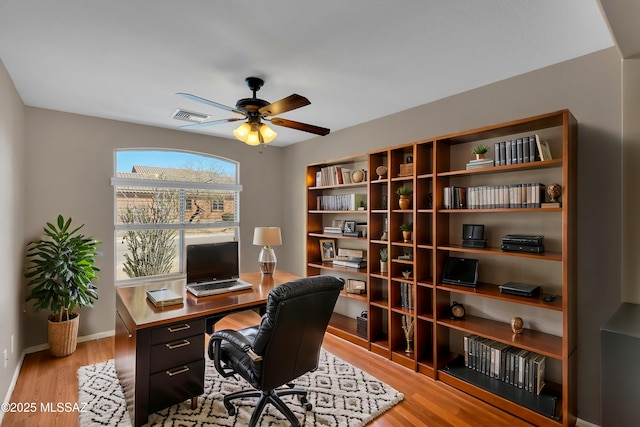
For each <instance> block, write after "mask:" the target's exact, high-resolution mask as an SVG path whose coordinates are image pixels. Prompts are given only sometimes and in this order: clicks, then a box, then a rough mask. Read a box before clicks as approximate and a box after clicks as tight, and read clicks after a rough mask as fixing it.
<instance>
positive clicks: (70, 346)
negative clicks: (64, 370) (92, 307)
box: [48, 313, 80, 357]
mask: <svg viewBox="0 0 640 427" xmlns="http://www.w3.org/2000/svg"><path fill="white" fill-rule="evenodd" d="M73 315H75V317H73V318H71V320H65V321H63V322H52V321H51V319H49V331H48V334H49V352H50V353H51V355H52V356H54V357H65V356H69V355H70V354H72V353H73V352H74V351H76V346H77V344H78V325H79V324H80V315H78V314H77V313H73V314H72V316H73Z"/></svg>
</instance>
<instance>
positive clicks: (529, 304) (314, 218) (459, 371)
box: [307, 110, 577, 426]
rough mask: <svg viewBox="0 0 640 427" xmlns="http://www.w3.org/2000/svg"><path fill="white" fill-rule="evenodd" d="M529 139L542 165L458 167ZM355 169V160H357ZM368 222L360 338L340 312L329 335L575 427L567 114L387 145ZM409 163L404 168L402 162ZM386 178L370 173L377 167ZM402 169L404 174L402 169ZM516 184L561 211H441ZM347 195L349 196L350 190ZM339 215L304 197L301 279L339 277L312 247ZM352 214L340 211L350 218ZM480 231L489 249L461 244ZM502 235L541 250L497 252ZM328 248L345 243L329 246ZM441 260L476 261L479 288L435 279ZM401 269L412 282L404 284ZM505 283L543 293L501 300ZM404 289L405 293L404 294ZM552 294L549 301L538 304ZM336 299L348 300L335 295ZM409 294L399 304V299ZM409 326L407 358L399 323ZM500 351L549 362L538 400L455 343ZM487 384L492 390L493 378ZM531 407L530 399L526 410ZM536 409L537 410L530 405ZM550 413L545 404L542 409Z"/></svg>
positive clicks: (369, 189)
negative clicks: (406, 235)
mask: <svg viewBox="0 0 640 427" xmlns="http://www.w3.org/2000/svg"><path fill="white" fill-rule="evenodd" d="M532 134H538V135H540V137H542V138H543V139H545V140H546V141H548V143H549V145H550V148H551V153H552V156H553V159H552V160H545V161H540V160H535V161H530V162H528V163H516V164H508V165H497V166H493V167H486V168H483V169H470V170H467V169H466V167H465V165H466V163H467V162H468V161H469V160H471V154H470V151H471V148H472V147H474V146H475V145H478V144H484V145H488V146H489V147H490V151H489V153H488V154H489V155H488V157H491V158H493V148H494V146H495V143H496V142H500V141H504V140H512V139H517V138H522V137H524V136H528V135H532ZM356 158H357V159H358V160H357V161H361V160H362V156H356ZM365 159H366V161H365V164H366V170H367V178H368V180H367V182H366V187H363V189H365V191H366V193H367V211H366V212H365V214H364V215H365V216H366V222H367V224H368V236H367V238H366V239H355V240H356V242H357V243H362V242H365V241H366V245H365V246H366V249H367V256H368V267H367V270H366V271H361V272H357V274H359V276H364V277H366V281H367V294H366V295H359V298H354V297H351V299H352V300H354V301H356V302H355V303H357V304H362V305H363V306H364V309H366V310H367V311H368V331H367V337H357V336H354V335H353V334H355V332H354V331H355V326H354V325H355V320H354V319H351V318H348V317H345V316H343V315H338V317H337V319H339V320H336V321H335V322H334V321H332V328H331V329H330V331H332V332H333V333H336V334H338V335H339V336H342V337H344V338H346V339H349V340H351V341H352V342H356V343H358V344H360V345H363V346H365V347H368V348H369V350H370V351H372V352H374V353H376V354H379V355H381V356H383V357H386V358H387V359H389V361H390V363H397V364H400V365H402V366H405V367H407V368H409V369H412V370H415V371H417V372H420V373H422V374H424V375H425V376H428V377H431V378H433V379H435V380H438V381H443V382H445V383H447V384H449V385H451V386H454V387H456V388H459V389H461V390H463V391H465V392H466V393H469V394H470V395H472V396H475V397H477V398H479V399H482V400H484V401H487V402H489V403H491V404H494V405H497V406H500V407H501V408H503V409H504V410H506V411H508V412H511V413H513V414H515V415H517V416H519V417H522V418H524V419H526V420H528V421H529V422H531V423H533V424H535V425H548V426H574V425H575V421H576V415H575V414H576V395H577V390H576V376H575V375H576V370H577V365H576V354H577V351H576V342H577V338H576V337H577V335H576V301H577V298H576V233H577V228H576V207H577V204H576V191H575V186H576V159H577V122H576V120H575V118H574V117H573V116H572V115H571V113H570V112H569V111H568V110H561V111H557V112H553V113H549V114H543V115H539V116H535V117H530V118H525V119H521V120H514V121H510V122H507V123H503V124H498V125H491V126H486V127H481V128H478V129H472V130H468V131H462V132H457V133H453V134H449V135H444V136H439V137H434V138H428V139H424V140H420V141H416V142H413V143H411V144H404V145H399V146H393V147H388V148H385V149H381V150H377V151H373V152H370V153H367V154H366V155H365ZM350 162H353V159H339V160H337V161H329V162H325V163H322V164H318V165H309V167H308V172H307V180H308V182H309V183H310V184H309V191H308V194H309V198H310V199H311V198H313V197H316V196H317V195H318V194H324V193H325V192H326V191H342V187H339V186H337V187H334V188H331V189H330V190H328V189H327V188H325V187H321V188H319V187H317V186H315V185H314V180H313V179H311V178H312V177H315V174H316V172H317V170H319V168H320V167H322V166H325V165H338V164H340V165H343V164H345V163H347V164H351V163H350ZM409 163H410V164H411V166H408V164H409ZM379 166H385V167H386V168H387V173H386V174H385V175H384V176H382V177H378V175H377V173H376V170H377V168H378V167H379ZM407 171H409V173H407ZM523 183H542V184H543V185H545V186H546V185H549V184H551V183H559V184H561V186H562V197H561V201H562V205H561V207H559V208H532V207H528V208H508V209H507V208H500V209H466V208H463V209H444V195H443V193H444V188H445V187H447V186H460V187H467V186H468V187H474V186H483V185H487V186H492V185H493V186H495V185H510V184H523ZM399 187H410V188H411V189H412V190H413V194H412V196H411V204H410V206H409V207H408V208H403V209H401V208H400V207H399V204H398V196H397V194H396V190H397V189H398V188H399ZM355 188H358V187H357V186H356V187H355ZM343 213H344V212H340V213H335V212H326V211H321V212H319V211H318V210H317V209H316V206H315V205H314V202H313V201H311V200H310V201H309V213H308V215H307V217H308V221H307V230H308V235H307V243H308V244H307V247H308V249H307V260H308V261H307V266H308V267H307V273H308V274H321V273H324V272H329V273H331V274H342V273H343V271H340V270H339V269H336V268H333V267H332V266H330V265H327V264H326V263H325V264H323V263H322V262H319V258H320V256H319V249H318V248H317V246H318V245H317V240H318V239H325V238H332V237H329V236H327V235H325V234H324V233H322V227H321V225H322V224H326V221H327V217H328V216H331V215H336V214H339V215H342V214H343ZM359 214H361V212H357V211H356V212H353V213H345V216H349V215H354V216H357V215H359ZM406 222H411V223H412V224H413V233H412V236H411V239H410V240H409V241H404V239H403V237H402V234H401V233H400V224H402V223H406ZM466 223H471V224H485V236H486V237H487V239H488V240H489V241H488V247H487V248H468V247H464V246H462V237H461V234H462V233H461V226H462V224H466ZM505 234H540V235H544V236H545V249H546V250H545V251H544V252H542V253H521V252H506V251H503V250H501V248H500V238H501V236H503V235H505ZM336 241H337V242H338V244H348V243H351V241H349V240H348V239H340V238H336ZM382 248H387V250H388V254H389V262H388V269H389V271H388V272H381V270H380V265H379V262H380V254H379V251H380V249H382ZM447 256H458V257H467V258H471V257H473V258H478V259H479V261H480V266H481V270H480V280H481V282H480V283H479V284H478V285H477V286H476V287H462V286H455V285H448V284H444V283H441V281H440V278H441V277H442V273H443V266H444V260H445V258H446V257H447ZM407 270H409V271H410V272H411V275H410V276H409V277H404V276H403V274H402V273H403V272H405V271H407ZM506 281H518V282H525V283H538V284H540V285H541V286H542V294H541V295H539V296H536V297H531V298H530V297H523V296H515V295H508V294H503V293H501V292H500V291H499V287H498V286H499V284H501V283H504V282H506ZM407 289H410V290H411V293H410V297H407V295H408V294H407ZM548 295H553V296H554V297H555V298H554V299H553V300H552V301H545V299H544V297H545V296H548ZM343 298H345V299H347V298H350V297H349V296H347V295H344V296H343ZM407 298H409V299H407ZM453 301H457V302H462V303H463V304H464V306H465V308H466V311H467V315H466V316H465V318H464V319H462V320H460V319H456V320H454V319H451V318H450V317H449V307H450V305H451V304H452V302H453ZM519 312H523V313H527V314H526V316H528V317H527V318H525V328H524V330H523V331H522V333H520V334H514V333H513V332H512V331H511V327H510V319H511V317H512V316H514V315H517V314H518V313H519ZM407 321H408V322H410V323H412V324H413V334H412V336H411V338H412V342H411V348H410V349H411V351H410V352H407V340H406V335H405V330H404V329H403V326H406V324H407ZM469 335H476V336H478V337H482V338H486V339H490V340H493V341H494V342H497V343H504V344H508V345H510V346H513V347H515V348H517V349H518V350H524V351H530V352H533V353H537V354H540V355H543V356H545V357H546V358H547V362H548V363H551V364H553V369H552V370H551V371H552V372H551V373H550V372H549V370H547V375H549V377H547V378H545V382H546V383H547V384H548V386H545V388H544V389H543V390H546V391H545V392H544V393H543V394H544V396H542V397H539V398H537V399H536V398H535V396H530V395H529V392H526V391H523V390H521V389H518V388H517V387H516V388H515V389H514V388H513V387H514V386H511V385H509V384H506V383H501V382H500V381H499V380H495V379H488V378H484V374H479V373H478V372H477V371H475V370H472V369H470V368H468V367H465V366H464V363H462V366H461V365H460V360H461V358H463V354H464V345H463V339H464V337H465V336H469ZM496 381H497V382H496ZM532 402H533V403H532ZM535 402H538V403H535ZM549 405H554V406H553V409H549Z"/></svg>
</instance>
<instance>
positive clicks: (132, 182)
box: [111, 148, 242, 287]
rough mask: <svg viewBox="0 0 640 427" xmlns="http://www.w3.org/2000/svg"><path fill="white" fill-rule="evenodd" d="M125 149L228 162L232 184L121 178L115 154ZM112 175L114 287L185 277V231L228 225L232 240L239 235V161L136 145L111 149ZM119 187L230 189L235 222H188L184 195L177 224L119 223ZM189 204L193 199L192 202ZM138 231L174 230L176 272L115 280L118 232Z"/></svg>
mask: <svg viewBox="0 0 640 427" xmlns="http://www.w3.org/2000/svg"><path fill="white" fill-rule="evenodd" d="M126 151H150V152H163V153H184V154H191V155H195V156H200V157H203V158H207V159H210V160H213V161H220V162H222V163H225V164H231V165H232V166H233V169H234V173H233V174H230V175H228V176H230V177H232V178H233V181H234V184H224V183H207V182H195V181H173V180H161V179H158V180H155V179H140V178H125V177H119V176H118V172H117V156H118V153H122V152H126ZM113 165H114V168H113V169H114V171H113V173H114V176H112V177H111V186H112V187H113V188H114V191H113V221H114V245H113V251H114V264H113V265H114V271H113V274H114V284H115V286H116V287H119V286H126V285H131V284H134V283H140V282H144V281H153V280H172V279H176V278H182V277H184V276H185V271H184V270H185V265H186V260H185V254H186V251H185V249H186V246H185V232H186V231H187V230H189V229H203V228H204V229H207V228H209V229H219V228H232V229H233V239H234V240H235V241H238V240H239V237H240V193H241V192H242V185H241V184H239V183H238V182H239V177H240V163H239V162H237V161H234V160H231V159H227V158H224V157H221V156H216V155H212V154H206V153H199V152H192V151H186V150H173V149H160V148H137V149H130V148H127V149H116V150H114V160H113ZM119 187H138V188H145V187H147V188H150V189H173V190H183V191H187V190H204V191H212V190H213V191H216V190H218V191H224V192H233V193H235V195H234V217H235V219H236V221H219V222H205V223H201V222H198V223H190V222H187V221H186V215H185V214H186V198H185V199H183V202H181V203H180V207H179V210H180V215H179V217H180V221H179V222H178V223H166V224H157V223H153V224H122V223H118V188H119ZM192 203H193V202H192ZM131 230H133V231H138V230H140V231H142V230H176V231H177V234H178V236H177V239H178V248H177V251H176V257H177V258H178V261H179V263H178V265H179V268H178V272H173V273H168V274H161V275H153V276H141V277H131V278H126V279H120V280H119V279H118V253H117V252H118V250H117V248H118V245H117V242H118V233H119V232H122V231H131Z"/></svg>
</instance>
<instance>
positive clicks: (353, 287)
mask: <svg viewBox="0 0 640 427" xmlns="http://www.w3.org/2000/svg"><path fill="white" fill-rule="evenodd" d="M345 292H346V293H348V294H364V293H365V292H367V282H365V281H364V280H358V279H347V286H346V288H345Z"/></svg>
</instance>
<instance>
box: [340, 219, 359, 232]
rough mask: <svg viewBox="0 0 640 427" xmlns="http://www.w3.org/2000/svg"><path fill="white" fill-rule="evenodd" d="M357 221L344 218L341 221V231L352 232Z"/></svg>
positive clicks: (354, 230)
mask: <svg viewBox="0 0 640 427" xmlns="http://www.w3.org/2000/svg"><path fill="white" fill-rule="evenodd" d="M356 227H357V223H356V221H352V220H346V221H344V222H343V223H342V232H343V233H350V234H353V233H355V232H356Z"/></svg>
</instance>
